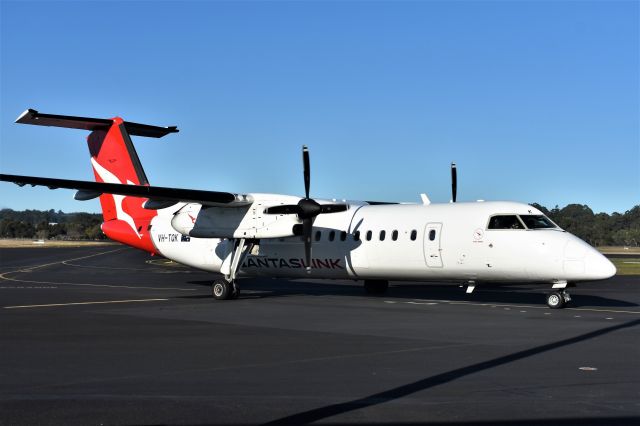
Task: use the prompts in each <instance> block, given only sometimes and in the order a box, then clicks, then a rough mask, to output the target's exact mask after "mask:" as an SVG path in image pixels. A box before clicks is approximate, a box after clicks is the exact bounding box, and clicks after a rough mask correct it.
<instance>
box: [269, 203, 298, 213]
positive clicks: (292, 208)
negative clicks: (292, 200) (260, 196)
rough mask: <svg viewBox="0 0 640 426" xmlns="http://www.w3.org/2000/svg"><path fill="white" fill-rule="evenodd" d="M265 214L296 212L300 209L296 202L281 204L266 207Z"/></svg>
mask: <svg viewBox="0 0 640 426" xmlns="http://www.w3.org/2000/svg"><path fill="white" fill-rule="evenodd" d="M264 213H265V214H298V213H300V209H299V208H298V205H297V204H283V205H281V206H273V207H267V208H266V209H264Z"/></svg>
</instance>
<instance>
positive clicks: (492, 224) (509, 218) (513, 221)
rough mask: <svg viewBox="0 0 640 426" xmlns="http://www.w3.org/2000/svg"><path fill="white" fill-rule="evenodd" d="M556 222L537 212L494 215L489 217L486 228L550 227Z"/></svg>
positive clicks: (554, 225) (554, 226) (553, 226)
mask: <svg viewBox="0 0 640 426" xmlns="http://www.w3.org/2000/svg"><path fill="white" fill-rule="evenodd" d="M552 228H557V226H556V224H555V223H553V222H551V220H550V219H549V218H548V217H546V216H544V215H538V214H529V215H515V214H513V215H496V216H492V217H491V218H490V219H489V225H488V227H487V229H552Z"/></svg>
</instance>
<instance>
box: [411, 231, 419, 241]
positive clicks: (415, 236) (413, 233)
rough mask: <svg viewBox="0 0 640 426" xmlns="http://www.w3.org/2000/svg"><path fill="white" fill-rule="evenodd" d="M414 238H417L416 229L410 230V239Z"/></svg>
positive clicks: (413, 239)
mask: <svg viewBox="0 0 640 426" xmlns="http://www.w3.org/2000/svg"><path fill="white" fill-rule="evenodd" d="M416 238H418V231H416V230H415V229H414V230H413V231H411V241H415V240H416Z"/></svg>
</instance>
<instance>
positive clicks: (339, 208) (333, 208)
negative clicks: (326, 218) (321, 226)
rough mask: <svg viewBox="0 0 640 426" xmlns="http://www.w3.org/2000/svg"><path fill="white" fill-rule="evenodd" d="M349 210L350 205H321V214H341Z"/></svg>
mask: <svg viewBox="0 0 640 426" xmlns="http://www.w3.org/2000/svg"><path fill="white" fill-rule="evenodd" d="M347 209H349V205H348V204H320V213H321V214H324V213H339V212H344V211H346V210H347Z"/></svg>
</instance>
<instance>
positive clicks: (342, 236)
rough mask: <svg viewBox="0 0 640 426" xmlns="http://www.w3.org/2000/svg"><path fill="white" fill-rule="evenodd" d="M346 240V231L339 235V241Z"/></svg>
mask: <svg viewBox="0 0 640 426" xmlns="http://www.w3.org/2000/svg"><path fill="white" fill-rule="evenodd" d="M346 239H347V231H342V232H341V233H340V241H344V240H346Z"/></svg>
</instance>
